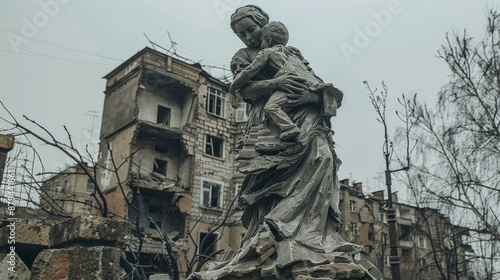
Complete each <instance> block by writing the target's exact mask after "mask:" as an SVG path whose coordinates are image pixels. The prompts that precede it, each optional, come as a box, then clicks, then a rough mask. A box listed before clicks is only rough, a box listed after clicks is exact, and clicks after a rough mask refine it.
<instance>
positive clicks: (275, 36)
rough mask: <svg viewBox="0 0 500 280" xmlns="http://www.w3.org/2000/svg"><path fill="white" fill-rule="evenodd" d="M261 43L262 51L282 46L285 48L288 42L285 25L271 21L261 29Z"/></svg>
mask: <svg viewBox="0 0 500 280" xmlns="http://www.w3.org/2000/svg"><path fill="white" fill-rule="evenodd" d="M261 32H262V33H261V34H262V35H261V36H262V43H261V45H260V47H261V48H262V49H264V48H268V47H272V46H276V45H283V46H285V45H286V43H287V42H288V29H286V27H285V25H284V24H283V23H281V22H278V21H271V22H269V23H268V24H266V25H265V26H264V27H262V31H261Z"/></svg>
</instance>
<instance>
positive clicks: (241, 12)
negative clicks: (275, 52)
mask: <svg viewBox="0 0 500 280" xmlns="http://www.w3.org/2000/svg"><path fill="white" fill-rule="evenodd" d="M268 22H269V16H268V15H267V13H265V12H264V11H263V10H262V9H261V8H259V7H257V6H255V5H246V6H243V7H241V8H238V9H236V11H235V12H234V13H233V14H232V15H231V29H233V31H234V33H236V35H237V36H238V38H240V40H241V41H242V42H243V43H244V44H245V45H247V46H248V47H249V48H258V47H260V42H261V39H260V35H261V28H262V27H264V25H266V24H267V23H268Z"/></svg>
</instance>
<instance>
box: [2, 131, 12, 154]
mask: <svg viewBox="0 0 500 280" xmlns="http://www.w3.org/2000/svg"><path fill="white" fill-rule="evenodd" d="M12 148H14V135H13V134H0V151H3V152H5V151H10V150H12Z"/></svg>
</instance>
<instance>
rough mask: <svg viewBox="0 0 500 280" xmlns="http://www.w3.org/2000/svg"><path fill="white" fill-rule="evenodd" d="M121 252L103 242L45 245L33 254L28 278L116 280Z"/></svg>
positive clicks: (34, 279) (118, 277)
mask: <svg viewBox="0 0 500 280" xmlns="http://www.w3.org/2000/svg"><path fill="white" fill-rule="evenodd" d="M121 253H122V252H121V250H120V249H118V248H113V247H107V246H96V247H71V248H65V249H47V250H44V251H42V252H41V253H40V254H38V256H37V257H36V259H35V262H34V263H33V266H32V267H31V278H30V279H31V280H45V279H82V280H87V279H88V280H90V279H92V280H94V279H106V280H118V279H121V277H122V276H123V275H124V272H123V270H122V269H121V267H120V255H121ZM26 279H28V278H26Z"/></svg>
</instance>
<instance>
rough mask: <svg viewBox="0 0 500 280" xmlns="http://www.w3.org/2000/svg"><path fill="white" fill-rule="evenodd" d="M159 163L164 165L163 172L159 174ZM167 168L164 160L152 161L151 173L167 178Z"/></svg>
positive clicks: (156, 159) (155, 159)
mask: <svg viewBox="0 0 500 280" xmlns="http://www.w3.org/2000/svg"><path fill="white" fill-rule="evenodd" d="M159 163H164V164H162V165H163V166H164V172H159V171H160V170H159V169H158V168H160V165H159ZM167 166H168V161H166V160H164V159H160V158H154V159H153V173H156V174H160V175H163V176H167Z"/></svg>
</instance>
